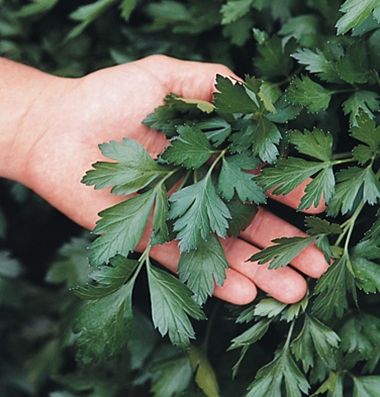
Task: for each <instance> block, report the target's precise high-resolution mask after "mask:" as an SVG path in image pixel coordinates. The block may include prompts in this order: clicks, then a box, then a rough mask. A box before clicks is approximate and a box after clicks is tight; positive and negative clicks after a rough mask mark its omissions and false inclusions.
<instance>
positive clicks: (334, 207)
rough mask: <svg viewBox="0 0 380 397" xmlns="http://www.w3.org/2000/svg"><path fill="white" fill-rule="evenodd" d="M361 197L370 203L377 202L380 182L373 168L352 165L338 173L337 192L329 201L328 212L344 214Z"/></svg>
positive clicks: (379, 196) (379, 194)
mask: <svg viewBox="0 0 380 397" xmlns="http://www.w3.org/2000/svg"><path fill="white" fill-rule="evenodd" d="M358 198H360V199H362V200H363V201H364V202H368V204H371V205H373V204H375V203H376V202H377V200H378V199H379V198H380V182H379V180H378V179H377V178H376V176H375V174H374V173H373V171H372V169H371V168H364V169H362V168H359V167H351V168H347V169H345V170H341V171H339V172H338V174H337V185H336V192H335V195H334V196H333V198H332V200H331V201H330V203H329V208H328V213H329V214H330V215H336V214H338V212H339V211H341V213H342V214H343V215H344V214H346V213H347V212H349V211H351V209H352V208H353V206H354V204H355V202H356V200H357V199H358Z"/></svg>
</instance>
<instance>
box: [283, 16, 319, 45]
mask: <svg viewBox="0 0 380 397" xmlns="http://www.w3.org/2000/svg"><path fill="white" fill-rule="evenodd" d="M317 26H318V19H317V17H316V16H315V15H311V14H310V15H299V16H296V17H293V18H290V19H288V20H287V21H286V22H285V23H284V25H282V28H281V29H280V31H279V32H278V34H279V35H280V36H283V39H282V45H283V47H284V46H285V45H286V44H287V43H288V41H289V40H290V39H292V38H294V39H295V40H297V42H299V43H300V45H301V46H311V45H313V44H314V42H315V41H316V35H317Z"/></svg>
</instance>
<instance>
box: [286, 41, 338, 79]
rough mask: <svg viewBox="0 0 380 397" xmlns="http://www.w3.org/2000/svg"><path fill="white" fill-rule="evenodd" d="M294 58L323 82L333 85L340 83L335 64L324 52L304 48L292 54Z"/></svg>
mask: <svg viewBox="0 0 380 397" xmlns="http://www.w3.org/2000/svg"><path fill="white" fill-rule="evenodd" d="M292 57H293V58H294V59H296V60H297V61H298V63H300V64H301V65H305V66H306V67H305V69H306V70H307V71H308V72H310V73H315V74H317V75H318V77H319V78H321V79H322V80H325V81H328V82H332V83H335V82H339V81H340V79H339V77H338V75H337V73H336V70H335V66H334V63H333V62H331V61H329V60H328V59H327V58H326V57H325V55H324V53H323V52H322V51H320V50H318V49H317V50H315V51H313V50H311V49H309V48H303V49H299V50H298V51H296V52H295V53H294V54H292Z"/></svg>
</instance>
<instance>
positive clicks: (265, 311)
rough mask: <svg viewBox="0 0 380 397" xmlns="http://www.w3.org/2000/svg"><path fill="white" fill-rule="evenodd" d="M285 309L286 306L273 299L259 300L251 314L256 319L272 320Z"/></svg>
mask: <svg viewBox="0 0 380 397" xmlns="http://www.w3.org/2000/svg"><path fill="white" fill-rule="evenodd" d="M285 308H286V304H285V303H282V302H279V301H277V300H275V299H273V298H264V299H261V301H260V302H259V303H257V304H256V305H255V307H254V312H253V314H254V315H255V316H258V317H267V318H273V317H276V316H277V315H278V314H280V313H281V312H282V311H283V310H284V309H285Z"/></svg>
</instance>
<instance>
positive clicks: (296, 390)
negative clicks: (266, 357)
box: [246, 346, 310, 397]
mask: <svg viewBox="0 0 380 397" xmlns="http://www.w3.org/2000/svg"><path fill="white" fill-rule="evenodd" d="M283 382H284V384H285V389H286V393H287V395H288V396H292V397H301V395H302V393H305V394H307V393H308V391H309V388H310V385H309V383H308V381H307V380H306V378H305V377H304V375H303V374H302V372H301V371H300V370H299V368H298V367H297V365H296V363H295V362H294V359H293V357H292V356H291V353H290V349H289V347H288V346H285V347H284V348H283V349H282V351H281V352H280V353H279V354H277V356H276V357H275V358H274V359H273V361H271V362H270V363H269V364H267V365H265V366H264V367H262V368H260V369H259V371H258V372H257V375H256V377H255V380H254V381H253V382H252V383H251V385H250V386H249V387H248V393H247V394H246V397H277V396H281V385H282V383H283Z"/></svg>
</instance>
